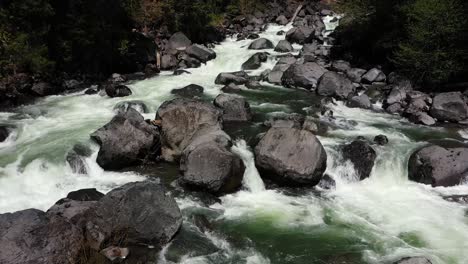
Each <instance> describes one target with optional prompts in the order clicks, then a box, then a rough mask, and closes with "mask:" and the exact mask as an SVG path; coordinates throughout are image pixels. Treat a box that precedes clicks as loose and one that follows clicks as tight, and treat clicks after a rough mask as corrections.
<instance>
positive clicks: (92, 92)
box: [84, 88, 99, 95]
mask: <svg viewBox="0 0 468 264" xmlns="http://www.w3.org/2000/svg"><path fill="white" fill-rule="evenodd" d="M98 92H99V91H98V89H96V88H88V89H86V91H85V92H84V93H85V94H86V95H92V94H97V93H98Z"/></svg>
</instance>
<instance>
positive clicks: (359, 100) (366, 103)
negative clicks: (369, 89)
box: [346, 94, 372, 109]
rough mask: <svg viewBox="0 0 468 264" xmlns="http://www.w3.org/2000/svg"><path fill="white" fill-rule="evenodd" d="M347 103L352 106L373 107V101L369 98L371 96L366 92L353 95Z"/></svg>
mask: <svg viewBox="0 0 468 264" xmlns="http://www.w3.org/2000/svg"><path fill="white" fill-rule="evenodd" d="M346 105H347V106H348V107H350V108H363V109H370V108H372V103H371V101H370V99H369V96H367V95H366V94H361V95H358V96H353V97H351V98H350V99H349V100H348V102H347V103H346Z"/></svg>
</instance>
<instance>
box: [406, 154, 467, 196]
mask: <svg viewBox="0 0 468 264" xmlns="http://www.w3.org/2000/svg"><path fill="white" fill-rule="evenodd" d="M467 160H468V148H461V147H460V148H444V147H441V146H435V145H430V146H427V147H423V148H421V149H419V150H416V151H415V152H414V153H413V154H412V155H411V157H410V159H409V162H408V178H409V179H410V180H412V181H416V182H420V183H424V184H431V185H432V186H434V187H435V186H454V185H458V184H460V183H461V182H462V181H463V180H464V179H466V177H467V176H468V162H467Z"/></svg>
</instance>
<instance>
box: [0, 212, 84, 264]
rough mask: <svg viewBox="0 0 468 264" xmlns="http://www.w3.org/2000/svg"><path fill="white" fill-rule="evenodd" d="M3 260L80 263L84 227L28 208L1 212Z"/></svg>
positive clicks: (13, 263)
mask: <svg viewBox="0 0 468 264" xmlns="http://www.w3.org/2000/svg"><path fill="white" fill-rule="evenodd" d="M0 248H1V252H2V253H1V254H0V263H5V264H6V263H8V264H33V263H34V264H61V263H76V262H78V260H79V257H80V253H81V250H82V248H83V235H82V234H81V230H79V229H78V228H77V227H75V226H74V225H72V224H71V223H70V222H68V221H67V220H66V219H65V218H63V217H60V216H56V215H47V214H46V213H44V212H42V211H40V210H36V209H28V210H23V211H18V212H15V213H6V214H1V215H0Z"/></svg>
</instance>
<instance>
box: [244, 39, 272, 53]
mask: <svg viewBox="0 0 468 264" xmlns="http://www.w3.org/2000/svg"><path fill="white" fill-rule="evenodd" d="M274 47H275V46H274V45H273V42H271V41H270V40H268V39H266V38H259V39H256V40H254V41H253V42H252V43H251V44H250V45H249V49H253V50H262V49H273V48H274Z"/></svg>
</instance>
